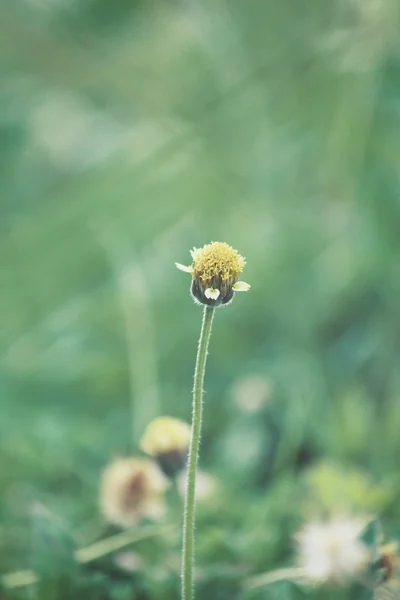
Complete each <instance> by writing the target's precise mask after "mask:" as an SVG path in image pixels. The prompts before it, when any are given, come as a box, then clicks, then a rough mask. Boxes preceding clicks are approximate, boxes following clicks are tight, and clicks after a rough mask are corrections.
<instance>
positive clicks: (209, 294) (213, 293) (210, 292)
mask: <svg viewBox="0 0 400 600" xmlns="http://www.w3.org/2000/svg"><path fill="white" fill-rule="evenodd" d="M220 293H221V292H220V291H219V290H214V289H213V288H207V289H206V291H205V292H204V295H205V297H206V298H211V299H212V300H217V299H218V297H219V295H220Z"/></svg>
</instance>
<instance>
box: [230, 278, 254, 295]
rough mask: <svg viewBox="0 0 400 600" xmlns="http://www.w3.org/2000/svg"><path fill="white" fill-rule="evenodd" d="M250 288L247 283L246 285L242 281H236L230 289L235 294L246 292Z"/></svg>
mask: <svg viewBox="0 0 400 600" xmlns="http://www.w3.org/2000/svg"><path fill="white" fill-rule="evenodd" d="M250 288H251V285H249V284H248V283H246V282H244V281H237V282H236V283H234V284H233V286H232V289H233V290H234V291H235V292H248V291H249V289H250Z"/></svg>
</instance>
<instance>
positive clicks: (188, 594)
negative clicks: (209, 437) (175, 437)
mask: <svg viewBox="0 0 400 600" xmlns="http://www.w3.org/2000/svg"><path fill="white" fill-rule="evenodd" d="M213 317H214V308H212V307H210V306H205V307H204V313H203V323H202V326H201V333H200V338H199V345H198V349H197V358H196V368H195V372H194V386H193V415H192V434H191V438H190V446H189V457H188V473H187V483H186V492H185V505H184V517H183V549H182V600H193V598H194V594H193V569H194V541H195V540H194V531H195V510H196V472H197V460H198V455H199V445H200V437H201V424H202V413H203V382H204V373H205V369H206V361H207V351H208V342H209V340H210V334H211V327H212V322H213Z"/></svg>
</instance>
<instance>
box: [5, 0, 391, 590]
mask: <svg viewBox="0 0 400 600" xmlns="http://www.w3.org/2000/svg"><path fill="white" fill-rule="evenodd" d="M399 17H400V5H399V2H398V0H332V1H331V2H324V1H321V0H279V1H272V0H246V1H243V0H146V1H145V0H114V2H112V1H110V0H80V1H79V2H78V1H72V0H70V1H68V0H25V1H23V0H2V1H1V5H0V77H1V83H0V170H1V204H0V261H1V262H0V266H1V268H0V289H1V294H0V314H1V321H2V325H1V328H0V353H1V359H0V365H1V366H0V498H1V503H0V573H2V574H4V573H7V572H10V571H15V570H19V569H27V568H34V569H36V571H38V572H39V573H40V574H41V576H42V578H43V581H44V582H45V583H43V584H41V585H39V586H27V587H26V588H25V587H24V588H17V589H15V590H6V589H5V590H4V591H3V592H0V595H1V594H3V595H2V596H1V598H33V599H35V600H47V599H48V600H52V599H53V598H54V599H56V598H77V599H79V600H80V599H84V598H85V599H86V598H88V599H89V600H92V599H99V600H129V599H138V600H158V599H159V600H169V599H171V600H172V599H173V598H177V597H178V589H179V551H180V550H179V549H180V539H179V525H180V513H179V506H176V503H174V501H172V503H171V509H170V513H171V514H169V515H168V519H167V520H169V521H172V522H173V523H175V524H176V531H175V533H174V534H173V535H172V534H171V535H168V536H166V537H163V536H161V537H159V538H155V539H152V540H151V541H145V542H143V543H141V544H140V543H139V544H138V545H137V547H135V548H134V549H133V550H132V552H133V551H134V552H135V556H139V557H140V561H141V563H140V564H141V565H142V566H141V567H140V568H135V569H133V570H132V569H129V568H127V567H126V565H125V566H124V565H122V566H121V560H119V562H118V560H117V559H118V557H115V555H111V556H107V557H104V558H102V559H101V560H99V561H94V562H93V563H91V564H90V565H87V566H80V565H76V564H73V562H74V561H73V558H72V550H70V549H71V548H73V547H77V548H80V547H83V546H85V545H87V544H90V543H92V542H94V541H96V540H98V539H101V538H103V537H105V536H107V535H108V534H111V533H114V532H115V531H117V530H114V529H112V528H110V527H109V526H108V525H107V524H106V523H105V521H104V518H103V517H102V516H101V515H100V513H99V509H98V483H99V476H100V474H101V471H102V469H103V468H104V466H105V465H106V464H107V463H108V461H109V460H110V459H112V457H114V456H119V455H129V454H131V453H133V454H136V453H137V451H138V441H139V439H140V436H141V433H142V431H143V428H144V426H145V425H146V424H147V422H148V421H150V420H151V419H152V418H153V417H154V416H157V415H159V414H170V415H174V416H177V417H180V418H182V419H184V420H187V421H189V420H190V415H191V394H190V392H191V386H192V376H193V366H194V359H195V352H196V344H197V337H198V333H199V328H200V321H201V309H200V308H199V307H197V306H195V305H194V304H193V302H192V300H191V299H190V297H189V293H188V288H189V277H188V276H185V275H184V274H182V273H180V272H179V271H177V270H176V269H175V267H174V262H175V261H179V262H181V263H184V264H189V262H190V256H189V249H190V248H192V247H193V246H197V247H199V246H202V245H203V244H205V243H208V242H210V241H211V240H220V241H226V242H227V243H229V244H231V245H232V246H234V247H235V248H237V249H238V250H239V251H240V252H241V253H242V254H243V255H244V256H245V257H246V259H247V266H246V269H245V272H244V274H243V279H244V280H245V281H248V282H249V283H250V284H251V285H252V289H251V292H249V293H248V294H238V295H237V296H236V297H235V300H234V302H233V303H232V305H231V306H229V307H228V308H226V309H224V310H219V311H217V315H216V320H215V325H214V331H213V336H212V340H211V348H210V350H211V352H210V357H209V365H208V372H207V376H206V390H207V394H206V402H205V415H204V439H203V443H202V448H201V461H200V462H201V468H202V469H204V470H206V471H208V472H210V473H211V474H212V475H213V476H214V477H215V478H216V480H217V482H218V485H219V486H220V488H219V489H220V491H219V492H218V495H217V498H215V499H214V501H213V502H212V503H209V504H206V505H205V506H203V507H200V508H199V525H198V582H197V586H198V590H199V592H198V597H199V600H203V599H206V598H212V600H228V599H234V598H237V597H239V591H238V590H239V588H240V585H241V581H242V580H243V579H245V578H246V577H249V576H251V575H254V574H258V573H262V572H266V571H269V570H272V569H275V568H280V567H284V566H288V565H290V564H292V563H293V561H294V560H295V557H294V547H293V534H294V533H295V531H296V530H297V528H298V527H299V526H301V524H302V523H303V521H304V520H305V519H307V518H309V516H310V515H315V514H324V513H326V512H327V511H328V512H329V511H331V510H335V509H338V508H346V510H349V511H352V512H355V513H356V514H368V515H378V516H379V517H380V518H381V520H382V524H383V529H384V532H385V537H387V538H389V539H392V538H396V536H397V535H398V534H399V533H400V509H399V504H398V498H399V490H400V473H399V459H400V435H399V431H400V403H399V392H400V371H399V359H400V320H399V303H400V261H399V259H400V253H399V250H400V236H399V232H400V225H399V223H400V196H399V189H400V176H399V173H400V18H399ZM57 549H58V550H57ZM50 557H51V559H50ZM131 558H132V556H131ZM53 559H54V560H53ZM122 562H123V561H122ZM53 563H54V564H53ZM0 589H1V588H0ZM308 593H310V594H311V592H307V590H302V589H300V588H296V587H294V586H291V585H289V584H286V583H285V584H277V585H275V586H272V587H270V588H268V590H260V591H258V592H257V593H256V594H254V598H258V599H269V598H271V599H275V598H276V599H278V600H286V599H292V598H302V597H304V596H305V595H307V594H308ZM329 593H330V592H329ZM332 593H336V592H332ZM346 593H347V592H346ZM321 594H322V592H318V591H316V592H314V596H315V597H316V598H318V597H320V598H322V597H328V595H327V594H328V592H326V593H325V592H324V595H321ZM338 594H339V596H335V597H339V598H344V597H347V596H345V592H338ZM311 595H312V594H311ZM252 597H253V596H252ZM307 597H308V596H307ZM352 597H355V596H354V595H353V596H352Z"/></svg>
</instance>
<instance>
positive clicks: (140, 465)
mask: <svg viewBox="0 0 400 600" xmlns="http://www.w3.org/2000/svg"><path fill="white" fill-rule="evenodd" d="M168 485H169V484H168V481H167V479H166V478H165V477H164V475H163V474H162V473H161V471H160V469H159V468H158V466H157V465H156V464H155V463H153V462H152V461H150V460H147V459H140V458H120V459H117V460H115V461H114V462H112V463H111V464H109V465H108V466H107V467H106V469H105V470H104V472H103V475H102V480H101V490H100V504H101V508H102V512H103V514H104V516H105V517H106V519H108V521H110V523H114V524H116V525H122V526H124V527H129V526H131V525H135V524H136V523H138V522H139V521H140V520H141V519H145V518H149V519H157V518H160V517H162V516H163V514H164V513H165V508H166V506H165V502H164V497H163V494H164V491H165V490H166V488H167V487H168Z"/></svg>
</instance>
